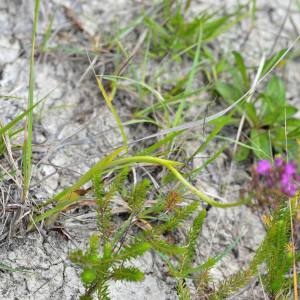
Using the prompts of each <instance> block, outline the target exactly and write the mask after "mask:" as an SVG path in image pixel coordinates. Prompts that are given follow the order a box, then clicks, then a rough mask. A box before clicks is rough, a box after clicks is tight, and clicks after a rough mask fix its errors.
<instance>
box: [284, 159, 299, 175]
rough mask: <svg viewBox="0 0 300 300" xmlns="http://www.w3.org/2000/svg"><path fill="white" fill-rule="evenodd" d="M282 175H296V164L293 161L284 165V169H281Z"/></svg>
mask: <svg viewBox="0 0 300 300" xmlns="http://www.w3.org/2000/svg"><path fill="white" fill-rule="evenodd" d="M283 173H284V174H286V175H288V176H294V175H296V174H297V166H296V164H295V163H294V162H293V161H291V162H288V163H286V165H285V166H284V169H283Z"/></svg>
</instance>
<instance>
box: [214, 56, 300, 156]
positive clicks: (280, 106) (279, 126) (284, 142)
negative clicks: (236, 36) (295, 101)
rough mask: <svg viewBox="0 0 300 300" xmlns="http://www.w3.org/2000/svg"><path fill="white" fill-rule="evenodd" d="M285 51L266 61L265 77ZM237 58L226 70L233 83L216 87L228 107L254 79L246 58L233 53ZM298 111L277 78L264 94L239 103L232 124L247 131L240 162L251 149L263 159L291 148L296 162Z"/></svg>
mask: <svg viewBox="0 0 300 300" xmlns="http://www.w3.org/2000/svg"><path fill="white" fill-rule="evenodd" d="M283 51H284V50H282V51H280V52H279V53H277V54H275V55H273V56H272V57H271V58H270V59H268V60H267V61H266V62H265V64H264V68H263V71H262V76H264V75H265V74H266V73H267V72H268V71H269V70H270V69H271V68H272V66H274V64H275V63H276V62H278V59H279V57H281V55H282V53H283ZM233 56H234V64H233V65H231V64H230V63H229V62H228V64H229V66H227V67H224V69H225V70H229V74H230V77H231V82H230V83H228V80H227V81H226V82H225V81H223V80H218V81H217V82H216V84H215V89H216V91H217V92H218V94H219V95H220V96H221V97H222V98H223V99H224V100H225V101H226V102H227V103H228V104H231V103H233V102H234V101H235V100H236V99H239V98H240V97H241V96H242V95H243V94H244V93H245V92H246V91H247V90H248V89H249V88H250V79H249V78H250V76H249V73H248V71H247V70H248V68H247V67H246V65H245V62H244V59H243V57H242V56H241V54H240V53H238V52H233ZM297 111H298V109H297V108H296V107H295V106H293V105H290V104H288V103H287V100H286V92H285V85H284V83H283V81H282V80H281V79H280V78H279V77H278V76H276V75H273V76H272V77H271V78H270V79H269V81H268V83H267V85H266V87H265V89H264V90H263V91H261V92H260V93H258V94H257V95H253V96H252V97H249V98H248V99H246V101H245V102H243V103H241V104H239V105H238V106H237V107H236V109H235V111H234V112H233V114H232V124H236V125H238V124H239V125H240V127H241V129H242V130H243V137H242V143H243V144H244V145H245V147H241V148H240V149H239V151H238V152H237V156H236V159H238V160H243V159H245V158H247V157H248V156H249V154H250V151H251V150H252V152H253V153H254V155H255V156H256V157H258V158H260V159H270V158H271V157H272V156H273V154H276V153H285V151H286V150H287V149H288V152H289V153H288V154H289V156H290V157H291V158H292V159H296V158H297V153H298V151H299V146H298V145H297V143H296V142H295V141H296V139H298V138H299V137H300V130H299V128H300V120H299V119H298V118H296V117H295V114H296V113H297ZM239 118H242V120H245V123H244V121H243V122H242V121H239V120H240V119H239ZM238 122H240V123H238ZM247 146H249V147H247Z"/></svg>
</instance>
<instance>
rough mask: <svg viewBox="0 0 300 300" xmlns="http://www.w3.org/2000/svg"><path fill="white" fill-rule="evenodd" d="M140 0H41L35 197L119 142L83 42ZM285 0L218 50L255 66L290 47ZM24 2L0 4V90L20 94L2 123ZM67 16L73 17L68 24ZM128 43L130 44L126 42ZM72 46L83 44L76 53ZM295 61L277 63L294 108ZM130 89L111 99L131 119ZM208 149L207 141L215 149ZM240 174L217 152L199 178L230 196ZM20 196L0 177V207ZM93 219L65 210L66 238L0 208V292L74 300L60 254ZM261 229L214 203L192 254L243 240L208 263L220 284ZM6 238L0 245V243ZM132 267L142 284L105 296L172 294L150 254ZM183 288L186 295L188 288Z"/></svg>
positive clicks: (20, 50)
mask: <svg viewBox="0 0 300 300" xmlns="http://www.w3.org/2000/svg"><path fill="white" fill-rule="evenodd" d="M146 2H148V1H142V0H140V1H139V0H117V1H116V0H114V1H97V0H90V1H86V0H77V1H67V0H66V1H64V0H50V1H41V13H40V20H39V30H38V42H39V43H41V41H42V36H43V34H44V33H45V32H46V28H47V26H48V25H49V22H50V20H51V16H52V15H53V24H52V35H51V38H50V40H49V46H51V47H52V48H53V47H57V48H56V50H53V52H50V53H49V52H47V53H37V66H36V69H37V71H36V98H37V99H41V98H42V97H45V96H47V100H46V101H45V102H43V104H42V105H41V106H39V107H38V108H37V109H36V111H35V128H34V143H35V146H34V170H33V178H32V184H33V186H32V191H31V194H32V201H37V202H39V201H42V200H44V199H47V198H48V197H50V196H51V195H53V194H55V193H56V192H57V191H59V190H60V189H61V188H63V187H66V186H68V185H69V184H71V183H72V182H74V180H75V178H77V177H78V176H79V174H82V173H83V172H85V171H86V170H88V168H89V167H90V166H91V165H92V164H93V163H95V162H96V161H98V160H99V159H100V158H101V157H103V156H104V155H105V154H106V153H108V152H109V151H111V149H112V148H113V147H115V146H116V145H118V144H119V143H121V142H122V140H121V137H120V134H119V132H118V130H116V124H115V121H114V119H113V117H112V116H111V114H110V112H109V110H108V108H107V107H106V106H105V104H104V100H103V99H102V98H101V97H100V94H99V91H98V88H97V86H96V83H95V80H94V77H93V74H92V72H91V71H90V70H89V69H88V68H89V61H88V59H87V56H86V53H85V49H89V50H91V47H92V46H91V37H92V36H94V37H96V38H94V41H97V40H98V41H100V43H101V42H102V39H103V37H104V36H107V35H111V36H113V35H114V32H116V31H117V29H118V28H120V27H121V26H125V25H126V24H128V22H130V20H132V19H133V18H134V17H135V16H137V15H139V14H140V13H141V12H142V11H145V10H147V9H149V3H146ZM240 2H243V1H234V0H230V1H221V0H218V1H216V0H215V1H192V6H191V15H197V14H199V12H201V11H202V10H203V9H210V10H211V9H212V8H213V9H215V8H217V7H220V11H222V10H223V11H231V10H232V9H233V8H234V7H235V6H237V5H238V3H240ZM288 2H289V1H279V0H278V1H264V0H258V1H257V6H258V11H257V16H256V21H255V22H254V23H253V24H254V25H253V24H252V25H251V22H250V21H249V20H245V21H242V22H241V24H240V25H239V27H238V28H236V27H235V28H234V29H232V30H230V31H229V32H228V33H226V34H224V35H223V36H222V37H221V38H219V41H218V43H216V46H215V47H221V48H222V49H221V50H222V51H224V52H226V51H231V50H238V51H242V52H243V54H244V56H245V57H246V59H247V60H248V61H247V62H248V63H249V64H252V65H253V64H255V63H257V62H258V61H259V59H260V57H261V55H262V54H263V53H265V54H269V53H272V52H273V51H276V50H279V49H281V48H282V47H286V46H288V45H290V44H291V43H292V42H293V40H294V39H295V38H296V37H297V35H299V32H300V12H299V10H297V7H296V5H295V4H294V1H292V4H291V5H290V6H289V3H288ZM212 4H213V7H212ZM33 10H34V1H33V0H15V1H10V0H0V24H1V28H0V95H6V96H16V95H17V96H18V99H7V98H6V99H5V98H3V99H0V120H1V121H2V122H3V123H4V124H5V123H7V122H8V121H10V120H11V119H12V118H13V117H14V116H16V115H17V114H18V113H20V112H22V110H23V109H24V107H25V103H26V97H27V85H28V84H27V83H28V62H29V55H30V43H31V38H30V37H31V27H32V19H33V17H32V16H33ZM73 14H75V15H76V18H78V20H79V21H80V22H79V24H76V22H75V19H74V18H73V17H72V15H73ZM76 20H77V19H76ZM80 26H82V28H80ZM62 45H63V46H65V48H64V49H66V48H67V47H70V48H72V49H70V51H71V50H74V51H73V53H72V54H70V53H68V52H67V51H63V50H62V49H63V47H61V48H59V47H58V46H62ZM132 46H133V45H130V41H129V45H128V47H129V49H130V47H132ZM79 50H80V51H81V52H78V53H77V52H76V51H79ZM298 51H299V45H298ZM115 59H116V57H115V55H114V53H113V51H102V52H101V51H100V52H99V53H98V56H97V59H96V64H95V69H96V71H97V72H99V73H109V72H110V70H111V68H112V67H113V62H114V60H115ZM299 69H300V61H299V59H295V60H293V61H291V62H289V63H288V66H286V67H285V69H284V74H283V76H284V78H285V80H286V83H287V91H288V98H289V100H290V101H291V103H293V104H298V107H299V109H300V100H299V99H300V85H299V79H300V78H299V72H298V70H299ZM131 97H132V96H130V95H126V94H118V95H117V99H116V102H118V101H119V103H120V104H119V109H120V111H121V116H122V118H124V120H127V119H126V117H128V116H129V114H128V113H127V112H128V110H129V108H128V107H126V103H130V102H131V101H135V100H134V99H132V98H131ZM124 103H125V105H124ZM211 112H212V113H213V111H211ZM128 133H129V134H133V133H132V132H128ZM22 138H23V137H22V135H20V136H19V137H18V140H17V141H15V143H18V142H19V143H20V144H21V143H22ZM198 143H199V141H198V142H197V141H193V142H190V144H188V145H187V149H188V151H191V152H192V150H193V148H195V149H196V148H197V147H198ZM210 147H211V149H213V148H214V145H211V146H210ZM209 149H210V148H208V150H207V154H208V155H209V154H210V153H209V152H210V150H209ZM14 158H15V164H16V165H18V166H20V159H18V158H17V157H14ZM8 161H9V159H8V158H3V160H2V161H0V164H2V166H3V167H5V166H6V165H7V164H8ZM201 162H202V159H201V158H198V159H196V160H195V161H194V166H195V167H197V165H200V164H201ZM16 178H17V177H16ZM248 179H249V175H248V174H247V172H246V170H244V169H243V167H242V166H237V165H235V164H234V163H233V164H231V163H230V157H229V156H227V155H226V154H223V155H222V156H221V157H220V158H219V159H218V160H217V161H216V162H215V163H214V164H213V165H211V166H208V167H207V169H206V170H205V172H203V175H201V176H199V178H198V179H197V183H196V184H197V186H198V187H199V188H201V189H203V190H205V191H207V192H208V193H210V194H214V195H219V196H221V197H224V198H226V199H230V201H233V200H234V199H237V197H238V191H239V189H240V188H241V187H242V186H243V184H244V183H245V182H247V180H248ZM18 196H19V195H18V181H17V182H13V181H12V180H6V181H3V182H1V183H0V198H1V203H2V206H3V207H2V208H1V210H2V211H3V208H4V207H7V205H8V204H18V200H17V199H18ZM3 216H4V215H3ZM93 216H94V214H93V212H86V213H85V214H81V215H77V216H72V217H68V216H67V215H66V216H65V217H64V219H63V222H64V225H65V229H66V232H68V234H69V237H70V239H66V238H65V237H64V235H62V234H61V233H58V232H55V231H46V230H45V229H41V230H40V232H35V233H30V234H26V235H25V234H24V235H23V236H18V237H13V238H10V236H9V234H10V233H9V228H10V227H9V224H10V222H11V220H13V218H15V217H16V216H14V213H13V212H12V213H11V215H9V219H6V217H7V215H5V217H1V216H0V217H1V224H0V237H1V241H2V244H1V245H0V247H1V251H0V261H1V262H2V263H3V264H5V265H8V266H10V267H11V268H13V269H15V270H14V271H13V272H12V271H10V270H7V269H6V268H5V267H3V268H2V267H1V263H0V299H5V300H6V299H7V300H10V299H14V300H17V299H24V300H26V299H42V300H43V299H66V300H67V299H78V298H79V295H80V293H82V291H83V286H82V285H81V283H80V280H79V270H78V269H77V268H76V267H75V266H74V265H72V264H71V262H70V261H69V260H68V258H67V255H68V252H69V251H70V250H72V249H75V248H77V247H83V245H84V244H85V242H84V241H85V240H86V238H87V237H88V236H89V234H90V233H91V232H93V231H94V230H95V229H96V227H95V223H94V222H93V221H92V219H93ZM183 234H184V233H183ZM263 236H264V228H263V226H262V224H261V222H260V219H259V218H258V217H257V216H256V215H255V214H254V213H253V212H252V211H251V210H250V209H249V208H245V207H240V208H234V209H228V210H220V209H215V208H212V209H210V210H209V213H208V218H207V220H206V222H205V226H204V230H203V235H202V236H201V238H200V239H199V247H198V260H199V262H201V261H203V259H205V258H206V257H208V255H210V256H211V255H213V254H217V253H220V252H222V251H223V250H224V249H225V248H226V247H228V246H229V245H230V244H231V243H232V242H233V241H234V240H235V239H236V238H237V237H241V241H240V243H239V246H238V247H237V249H236V250H235V251H234V252H232V253H230V254H229V255H227V256H226V257H225V258H224V259H223V260H222V262H221V263H220V264H219V265H218V266H217V268H214V269H213V270H212V272H211V274H212V276H213V278H215V280H216V283H217V281H218V280H220V279H223V278H224V277H225V276H227V275H229V274H231V273H233V272H236V271H237V270H239V269H240V268H242V267H243V266H245V265H246V264H247V262H248V261H249V260H250V259H251V257H252V256H253V253H254V251H255V249H256V248H257V247H258V245H259V243H260V241H261V240H262V239H263ZM4 240H6V241H7V240H8V241H9V243H7V242H6V243H4ZM135 264H136V265H137V266H139V267H140V268H141V269H142V270H144V271H145V274H146V278H145V280H144V281H143V282H142V283H139V284H131V283H114V282H112V283H111V286H110V292H111V298H112V299H113V300H121V299H127V300H133V299H147V300H151V299H155V300H158V299H162V300H163V299H166V300H167V299H170V300H173V299H177V296H176V289H175V282H174V280H172V279H171V278H170V277H168V275H167V272H166V270H165V269H164V267H163V263H162V261H161V260H160V259H159V258H158V257H156V256H155V255H152V254H150V253H149V254H147V255H145V256H144V257H143V258H141V259H139V260H137V261H136V262H135ZM189 284H190V286H191V290H192V292H193V289H195V287H193V284H192V283H189ZM194 294H195V291H194ZM195 299H196V296H195ZM231 299H264V298H263V294H262V290H261V287H260V285H259V282H257V281H256V280H254V281H253V282H252V283H251V284H250V285H249V286H248V287H247V288H246V289H245V290H243V291H241V292H240V293H239V294H237V295H235V296H233V297H232V298H231Z"/></svg>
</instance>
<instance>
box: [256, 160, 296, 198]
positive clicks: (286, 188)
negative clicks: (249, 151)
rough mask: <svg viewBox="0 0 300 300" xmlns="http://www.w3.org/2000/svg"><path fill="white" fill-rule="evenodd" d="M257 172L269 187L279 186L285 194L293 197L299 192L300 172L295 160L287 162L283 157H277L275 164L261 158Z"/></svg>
mask: <svg viewBox="0 0 300 300" xmlns="http://www.w3.org/2000/svg"><path fill="white" fill-rule="evenodd" d="M256 172H257V174H259V175H261V181H262V183H263V184H264V185H265V186H266V187H267V188H278V189H280V190H281V192H282V193H284V194H285V195H287V196H289V197H292V196H294V195H295V194H296V193H297V190H298V188H299V182H300V174H298V173H297V165H296V163H295V162H293V161H290V162H285V161H284V160H283V159H282V158H281V157H277V158H275V161H274V166H273V165H272V164H271V162H270V161H268V160H260V161H258V163H257V165H256Z"/></svg>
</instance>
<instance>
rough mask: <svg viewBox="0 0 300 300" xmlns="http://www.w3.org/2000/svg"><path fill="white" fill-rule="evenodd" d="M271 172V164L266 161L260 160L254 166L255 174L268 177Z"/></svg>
mask: <svg viewBox="0 0 300 300" xmlns="http://www.w3.org/2000/svg"><path fill="white" fill-rule="evenodd" d="M271 170H272V164H271V163H270V162H269V161H268V160H266V159H263V160H260V161H259V162H258V163H257V165H256V172H257V173H258V174H260V175H268V174H269V173H270V172H271Z"/></svg>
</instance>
